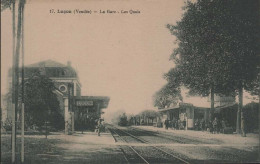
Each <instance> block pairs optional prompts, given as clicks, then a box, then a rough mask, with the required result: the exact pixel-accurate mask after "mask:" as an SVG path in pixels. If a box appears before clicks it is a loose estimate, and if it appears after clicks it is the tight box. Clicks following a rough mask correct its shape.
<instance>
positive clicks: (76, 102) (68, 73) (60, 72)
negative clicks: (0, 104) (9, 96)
mask: <svg viewBox="0 0 260 164" xmlns="http://www.w3.org/2000/svg"><path fill="white" fill-rule="evenodd" d="M24 72H25V79H26V78H29V77H31V76H33V75H34V74H35V73H37V72H38V73H40V74H41V75H46V76H47V77H49V78H50V79H51V80H52V81H53V82H54V85H55V87H56V90H55V93H56V94H57V97H58V100H59V102H60V110H61V113H62V115H63V116H64V121H65V133H66V134H70V133H73V132H74V124H75V123H74V122H75V119H76V121H77V119H78V118H79V117H80V116H81V117H82V114H81V113H82V112H81V111H87V110H89V112H96V114H97V115H98V116H99V117H101V114H102V109H103V108H107V106H108V103H109V100H110V99H109V97H101V96H81V84H80V82H79V78H78V75H77V72H76V71H75V70H74V68H72V67H71V62H68V63H67V65H64V64H61V63H58V62H56V61H52V60H47V61H42V62H39V63H35V64H31V65H28V66H25V70H24ZM20 77H21V76H20ZM8 84H9V86H8V87H9V89H11V87H12V85H11V84H12V70H11V69H10V70H9V73H8ZM7 104H8V105H7V108H8V109H7V119H10V118H11V110H10V109H11V105H12V104H11V102H7ZM84 117H88V115H86V114H85V115H84Z"/></svg>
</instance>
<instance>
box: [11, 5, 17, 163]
mask: <svg viewBox="0 0 260 164" xmlns="http://www.w3.org/2000/svg"><path fill="white" fill-rule="evenodd" d="M12 9H13V11H12V14H13V15H12V24H13V30H12V33H13V67H12V109H11V110H12V139H11V145H12V160H11V161H12V163H15V140H16V139H15V98H14V97H15V96H14V95H15V94H14V93H15V85H14V82H15V72H14V68H15V0H13V2H12Z"/></svg>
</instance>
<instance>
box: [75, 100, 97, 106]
mask: <svg viewBox="0 0 260 164" xmlns="http://www.w3.org/2000/svg"><path fill="white" fill-rule="evenodd" d="M76 105H77V106H93V105H94V103H93V101H89V100H78V101H76Z"/></svg>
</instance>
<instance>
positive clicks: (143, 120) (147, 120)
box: [113, 110, 160, 126]
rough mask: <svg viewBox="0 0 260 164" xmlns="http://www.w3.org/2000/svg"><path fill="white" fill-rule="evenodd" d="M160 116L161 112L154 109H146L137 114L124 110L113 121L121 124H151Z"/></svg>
mask: <svg viewBox="0 0 260 164" xmlns="http://www.w3.org/2000/svg"><path fill="white" fill-rule="evenodd" d="M159 116H160V114H159V112H157V111H154V110H144V111H142V112H140V113H139V114H136V115H127V114H126V113H125V112H123V113H121V114H119V115H118V116H116V118H114V121H113V123H116V124H118V125H120V126H127V125H151V124H153V123H154V122H156V121H157V120H156V118H157V117H159Z"/></svg>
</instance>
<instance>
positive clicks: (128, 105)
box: [1, 0, 252, 115]
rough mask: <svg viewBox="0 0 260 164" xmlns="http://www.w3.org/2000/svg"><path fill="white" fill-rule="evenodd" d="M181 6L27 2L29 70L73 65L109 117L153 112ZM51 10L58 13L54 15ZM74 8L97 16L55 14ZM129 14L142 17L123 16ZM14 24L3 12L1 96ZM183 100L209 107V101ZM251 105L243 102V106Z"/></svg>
mask: <svg viewBox="0 0 260 164" xmlns="http://www.w3.org/2000/svg"><path fill="white" fill-rule="evenodd" d="M183 5H184V1H182V0H163V1H161V0H143V1H139V0H110V1H109V0H96V1H94V0H85V1H83V0H75V1H73V2H72V1H69V0H66V1H61V0H44V1H43V0H37V1H36V0H34V1H32V0H27V4H26V6H25V65H28V64H33V63H37V62H40V61H44V60H49V59H51V60H54V61H57V62H60V63H63V64H66V63H67V61H71V63H72V67H74V68H75V69H76V70H77V72H78V76H79V79H80V83H81V84H82V90H81V91H82V95H89V96H109V97H110V103H109V106H108V108H107V109H105V110H104V111H105V113H106V114H107V115H113V113H114V112H117V111H125V112H126V113H129V114H131V113H132V114H137V113H139V112H140V111H142V110H145V109H154V110H155V108H154V107H153V102H152V96H153V95H154V93H155V92H156V91H158V90H159V89H160V88H161V87H162V86H163V85H164V84H166V80H164V79H163V74H164V73H167V72H168V70H170V68H172V67H174V64H173V62H172V61H169V57H170V55H171V53H172V51H173V49H174V48H175V47H176V45H175V44H174V42H175V37H174V36H173V35H171V34H170V32H169V30H168V29H167V28H166V25H167V24H176V22H177V21H178V20H180V19H181V16H182V14H183V10H182V7H183ZM52 9H53V10H54V11H55V12H56V13H50V10H52ZM75 9H79V10H91V11H92V12H94V11H97V13H92V14H58V13H57V10H71V11H72V12H73V11H74V10H75ZM100 10H101V11H105V12H107V10H111V11H113V10H114V11H118V12H119V13H116V14H110V13H105V14H101V13H99V12H100ZM130 10H134V11H140V13H139V14H121V11H130ZM11 19H12V17H11V11H10V10H5V11H4V12H2V13H1V34H2V36H1V88H2V90H1V94H4V93H6V91H7V89H6V88H7V70H8V69H9V68H10V67H11V65H12V31H11V30H12V22H11ZM184 94H185V93H184ZM184 101H185V102H189V103H193V104H194V105H196V106H203V107H205V106H208V107H209V102H208V101H207V98H204V99H201V98H198V97H197V98H191V97H187V98H186V99H185V100H184ZM251 101H252V100H250V99H248V100H247V99H244V104H246V103H248V102H251Z"/></svg>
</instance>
